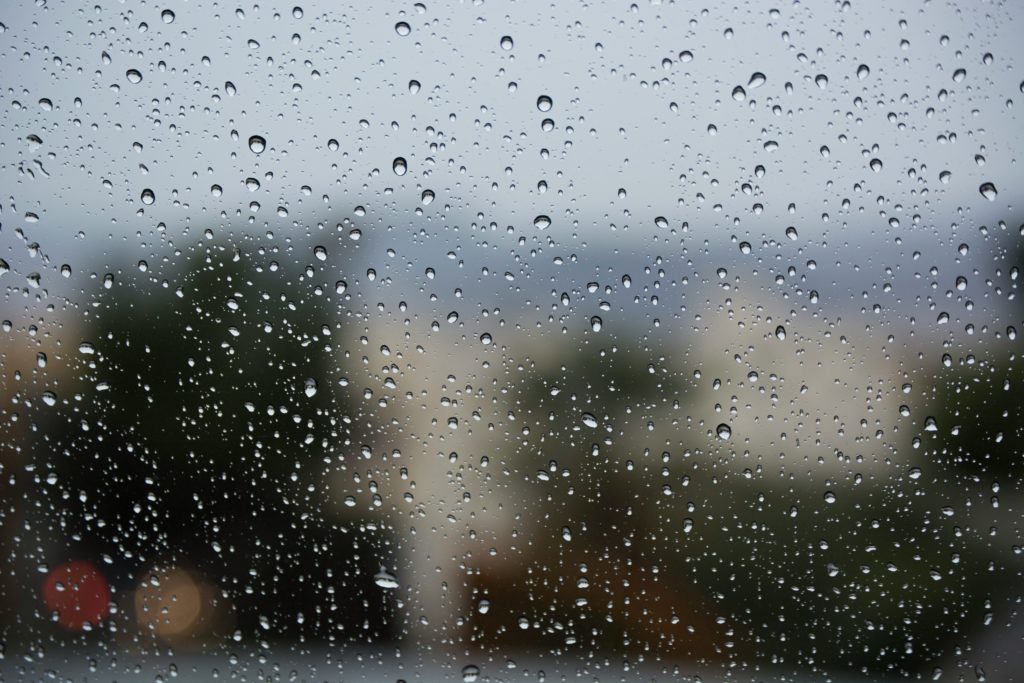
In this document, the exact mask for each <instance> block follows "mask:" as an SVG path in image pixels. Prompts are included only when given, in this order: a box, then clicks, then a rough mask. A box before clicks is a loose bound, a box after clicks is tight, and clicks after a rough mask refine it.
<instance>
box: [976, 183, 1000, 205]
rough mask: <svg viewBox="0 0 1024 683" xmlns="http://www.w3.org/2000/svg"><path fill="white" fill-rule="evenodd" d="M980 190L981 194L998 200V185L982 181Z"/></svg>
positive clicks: (990, 199)
mask: <svg viewBox="0 0 1024 683" xmlns="http://www.w3.org/2000/svg"><path fill="white" fill-rule="evenodd" d="M978 192H980V193H981V196H982V197H984V198H985V199H987V200H989V201H990V202H994V201H995V200H996V195H998V194H999V192H998V191H997V190H996V186H995V185H994V184H992V183H982V184H981V187H979V188H978Z"/></svg>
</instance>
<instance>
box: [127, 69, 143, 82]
mask: <svg viewBox="0 0 1024 683" xmlns="http://www.w3.org/2000/svg"><path fill="white" fill-rule="evenodd" d="M124 77H125V78H127V79H128V82H129V83H141V82H142V72H141V71H139V70H138V69H128V70H127V71H125V72H124Z"/></svg>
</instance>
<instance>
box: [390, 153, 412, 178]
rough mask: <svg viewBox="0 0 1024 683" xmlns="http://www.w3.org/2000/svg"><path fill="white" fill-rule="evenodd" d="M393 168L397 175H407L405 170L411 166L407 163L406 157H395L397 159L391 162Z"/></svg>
mask: <svg viewBox="0 0 1024 683" xmlns="http://www.w3.org/2000/svg"><path fill="white" fill-rule="evenodd" d="M391 170H392V171H394V172H395V175H405V172H406V171H408V170H409V166H408V165H407V164H406V163H405V157H395V160H394V161H392V162H391Z"/></svg>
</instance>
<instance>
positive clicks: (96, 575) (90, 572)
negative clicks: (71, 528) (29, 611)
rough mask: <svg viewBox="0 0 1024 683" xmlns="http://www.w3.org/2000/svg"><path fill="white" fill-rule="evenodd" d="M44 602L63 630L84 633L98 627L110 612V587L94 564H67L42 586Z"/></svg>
mask: <svg viewBox="0 0 1024 683" xmlns="http://www.w3.org/2000/svg"><path fill="white" fill-rule="evenodd" d="M43 600H45V601H46V606H47V607H48V608H49V610H50V611H51V612H56V613H57V621H58V623H60V625H61V626H63V627H64V628H67V629H70V630H72V631H81V630H82V628H83V627H84V626H85V624H86V623H87V622H88V623H89V624H92V625H96V624H97V623H99V621H100V620H101V619H103V617H105V616H106V615H107V612H108V611H109V609H110V586H109V585H107V580H106V579H105V578H104V577H103V575H102V574H101V573H100V571H99V570H98V569H97V568H96V566H95V565H94V564H93V563H92V562H85V561H78V562H66V563H64V564H62V565H60V566H58V567H55V568H54V569H52V570H51V571H50V573H49V574H47V576H46V581H44V582H43Z"/></svg>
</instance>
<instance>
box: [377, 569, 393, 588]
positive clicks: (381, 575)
mask: <svg viewBox="0 0 1024 683" xmlns="http://www.w3.org/2000/svg"><path fill="white" fill-rule="evenodd" d="M373 582H374V583H375V584H377V585H378V586H380V587H381V588H385V589H387V590H393V589H395V588H398V579H396V578H395V577H394V575H392V574H389V573H388V572H387V571H386V570H384V569H383V568H381V570H380V571H379V572H377V573H376V574H374V576H373Z"/></svg>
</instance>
